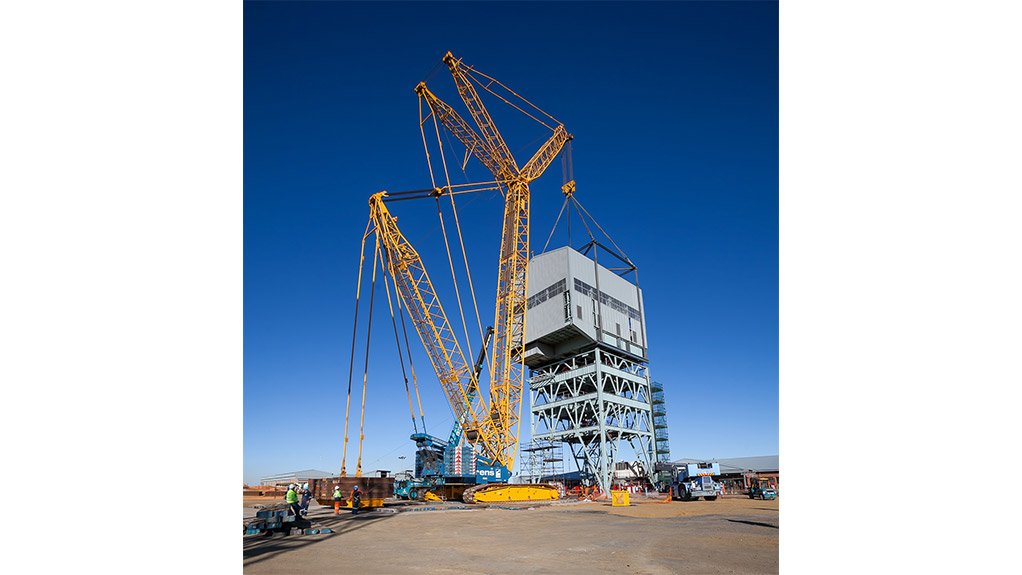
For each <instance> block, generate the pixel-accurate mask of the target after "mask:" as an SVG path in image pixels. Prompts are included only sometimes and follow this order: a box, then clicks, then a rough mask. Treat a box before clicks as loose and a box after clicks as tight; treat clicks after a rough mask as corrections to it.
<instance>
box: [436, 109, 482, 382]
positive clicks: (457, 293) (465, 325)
mask: <svg viewBox="0 0 1022 575" xmlns="http://www.w3.org/2000/svg"><path fill="white" fill-rule="evenodd" d="M433 129H434V131H435V132H436V141H437V145H438V146H440V161H441V162H442V163H443V166H444V178H445V179H446V180H447V187H448V188H450V187H451V176H450V172H448V170H447V156H446V155H445V154H444V148H443V143H442V142H441V141H440V123H439V122H438V121H437V118H436V114H433ZM451 206H452V207H453V206H454V198H453V197H451ZM436 207H437V215H438V216H439V218H440V228H441V230H442V231H443V235H444V248H446V250H447V261H448V262H449V263H450V266H451V281H452V282H453V283H454V295H455V297H457V298H458V312H459V313H460V315H461V325H462V328H463V329H464V332H465V344H466V346H467V349H472V338H471V337H470V336H469V335H468V322H466V321H465V310H464V307H463V306H462V302H461V290H459V289H458V279H457V277H455V273H454V259H453V258H452V257H451V246H450V244H449V242H448V240H447V228H446V226H445V225H444V214H443V210H441V209H440V198H439V197H437V199H436ZM454 219H455V223H456V225H457V228H458V242H459V244H461V253H462V256H463V258H464V262H465V273H466V275H467V277H468V285H469V291H471V292H472V306H473V308H474V310H475V315H476V323H477V324H478V327H479V340H480V341H481V342H483V341H484V340H485V336H484V335H483V322H482V320H481V319H480V315H479V305H478V304H477V303H476V297H475V287H474V286H473V285H472V272H471V271H470V270H469V266H468V255H467V253H466V251H465V240H464V238H463V237H462V234H461V224H460V223H459V222H458V212H457V208H455V211H454ZM483 345H485V343H483ZM487 365H489V362H487Z"/></svg>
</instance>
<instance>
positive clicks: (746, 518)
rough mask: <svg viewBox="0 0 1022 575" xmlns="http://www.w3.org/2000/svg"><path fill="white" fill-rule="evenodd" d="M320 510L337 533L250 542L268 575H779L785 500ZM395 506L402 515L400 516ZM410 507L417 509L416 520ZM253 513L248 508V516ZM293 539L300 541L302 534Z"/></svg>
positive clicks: (314, 514) (317, 523)
mask: <svg viewBox="0 0 1022 575" xmlns="http://www.w3.org/2000/svg"><path fill="white" fill-rule="evenodd" d="M449 507H465V506H464V505H455V504H450V505H448V504H433V505H429V504H427V505H422V504H419V505H411V506H403V507H398V506H388V508H386V509H383V510H379V511H370V512H364V513H360V514H359V515H358V516H354V517H353V516H351V515H350V514H349V513H347V512H345V513H342V514H341V515H334V514H333V510H332V509H328V508H326V507H313V508H312V509H311V510H310V515H309V519H311V520H312V522H313V526H314V527H329V528H331V529H333V530H334V531H335V533H333V534H331V535H291V536H289V537H283V536H281V535H274V536H272V537H263V536H246V537H244V542H243V548H244V551H243V555H244V566H245V567H244V570H245V573H247V574H252V575H256V574H260V573H310V574H312V573H316V574H318V573H379V574H391V573H459V574H475V573H550V574H554V573H556V574H570V573H606V572H614V573H636V574H638V573H643V574H647V573H648V574H660V573H685V574H687V575H698V574H703V573H707V574H709V573H777V569H778V546H777V542H778V531H779V528H778V527H779V525H778V507H779V506H778V501H776V500H775V501H758V500H755V501H754V500H750V499H746V498H725V499H720V500H717V501H691V502H681V501H674V502H670V503H666V504H662V503H653V502H648V503H646V502H643V503H634V502H633V505H632V506H630V507H611V506H610V504H609V503H601V502H586V503H579V502H560V503H558V504H553V505H544V506H536V507H533V508H525V507H523V508H520V509H505V508H476V507H473V508H471V509H467V510H465V509H449ZM399 509H404V510H403V511H399ZM413 509H419V510H418V511H413ZM254 515H255V509H253V508H251V507H245V508H244V516H245V517H252V516H254ZM296 533H297V532H296Z"/></svg>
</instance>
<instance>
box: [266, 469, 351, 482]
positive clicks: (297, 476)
mask: <svg viewBox="0 0 1022 575" xmlns="http://www.w3.org/2000/svg"><path fill="white" fill-rule="evenodd" d="M333 475H334V474H333V473H329V472H327V471H319V470H318V469H305V470H302V471H289V472H288V473H278V474H277V475H270V476H269V477H263V478H262V479H260V480H259V482H260V484H261V485H287V484H288V483H305V482H306V481H308V480H310V479H324V478H327V477H332V476H333Z"/></svg>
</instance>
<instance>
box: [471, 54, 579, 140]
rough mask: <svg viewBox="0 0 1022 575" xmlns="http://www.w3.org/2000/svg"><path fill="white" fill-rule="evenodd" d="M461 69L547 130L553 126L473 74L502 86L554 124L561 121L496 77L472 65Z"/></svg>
mask: <svg viewBox="0 0 1022 575" xmlns="http://www.w3.org/2000/svg"><path fill="white" fill-rule="evenodd" d="M463 71H464V72H465V73H466V75H467V76H468V77H470V78H472V80H473V81H474V82H475V83H476V84H479V86H480V87H481V88H482V89H484V90H486V91H487V92H489V93H491V94H493V95H494V96H496V97H498V98H500V99H501V100H503V101H504V103H506V104H507V105H509V106H511V107H513V108H515V109H516V110H518V111H519V112H521V113H523V114H525V115H526V116H528V117H530V118H532V119H533V120H536V121H537V122H539V123H540V124H543V125H544V126H546V128H547V129H549V130H553V128H551V127H550V126H548V125H547V124H546V122H543V121H542V120H540V119H539V118H537V117H535V116H533V115H532V114H530V113H528V112H526V111H525V110H523V109H521V108H519V107H518V106H515V105H514V104H512V103H511V102H509V101H508V100H507V99H506V98H504V97H503V96H501V95H500V94H498V93H496V92H494V91H493V90H491V89H490V88H489V86H486V85H484V84H483V82H482V81H481V80H479V79H478V78H476V77H475V76H474V74H479V75H480V76H482V77H484V78H486V79H487V80H489V81H490V82H491V83H493V84H497V85H498V86H500V87H501V88H504V89H505V90H507V91H508V92H510V93H511V94H513V95H514V96H515V97H516V98H518V99H519V100H521V101H523V102H525V103H526V104H528V105H530V106H532V107H533V108H534V109H535V110H536V111H538V112H539V113H540V114H543V115H544V116H546V117H547V118H550V119H551V120H552V121H553V122H554V124H560V123H561V122H560V121H559V120H558V119H557V118H555V117H553V116H551V115H550V114H547V113H546V112H544V111H543V110H542V109H540V107H539V106H537V105H535V104H533V103H532V102H530V101H528V100H526V99H525V98H523V97H522V96H521V95H520V94H518V93H517V92H515V91H514V90H512V89H511V88H508V87H507V86H505V85H504V84H503V83H501V82H500V80H498V79H496V78H494V77H493V76H489V75H487V74H484V73H483V72H480V71H479V70H477V69H475V68H473V67H472V66H465V67H464V68H463Z"/></svg>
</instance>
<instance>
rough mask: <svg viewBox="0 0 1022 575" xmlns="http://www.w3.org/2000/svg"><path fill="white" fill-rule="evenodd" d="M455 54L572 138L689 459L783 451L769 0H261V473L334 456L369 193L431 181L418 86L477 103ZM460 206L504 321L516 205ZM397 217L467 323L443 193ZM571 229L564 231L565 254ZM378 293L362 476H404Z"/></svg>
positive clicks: (248, 373)
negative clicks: (504, 280) (462, 82)
mask: <svg viewBox="0 0 1022 575" xmlns="http://www.w3.org/2000/svg"><path fill="white" fill-rule="evenodd" d="M447 50H451V51H452V52H454V53H455V54H456V55H457V56H459V57H462V58H464V61H465V62H466V63H467V64H470V65H473V66H476V67H477V68H478V69H480V70H482V71H483V72H486V73H487V74H490V75H493V76H495V77H496V78H497V79H499V80H501V81H502V82H504V83H505V84H507V85H508V86H510V87H511V88H513V89H515V90H516V91H518V92H519V93H520V94H522V95H523V96H525V97H527V98H529V99H530V100H531V101H532V102H534V103H536V104H537V105H539V106H540V107H541V108H543V109H544V110H545V111H547V112H549V113H550V114H552V115H553V116H555V117H556V118H557V119H558V120H560V121H561V122H563V123H564V124H565V126H566V127H567V129H568V130H569V132H571V133H572V134H573V135H574V136H575V140H574V142H573V150H574V154H573V158H574V175H575V179H576V180H577V182H578V198H579V199H580V201H581V202H582V203H583V204H584V205H585V206H586V208H587V209H588V210H589V212H590V213H592V214H593V216H595V217H596V218H597V220H598V221H600V223H601V224H602V225H603V227H604V228H605V229H606V230H607V231H608V232H609V233H610V234H611V235H612V236H613V237H614V239H615V240H616V241H617V243H618V244H619V245H620V246H621V247H622V249H624V251H625V252H626V253H627V254H628V255H629V256H630V257H631V259H632V260H633V261H635V262H636V264H637V265H638V266H639V270H640V279H641V283H642V288H643V291H644V298H645V305H646V315H647V318H648V337H649V343H650V359H651V361H650V369H651V373H652V375H653V376H654V378H656V379H657V380H659V381H661V382H663V383H664V384H665V386H666V395H667V402H668V403H667V405H668V419H669V421H670V438H671V447H672V455H673V456H674V457H675V458H678V457H734V456H744V455H762V454H772V453H776V452H777V451H778V439H777V426H778V417H777V413H778V409H777V408H778V385H777V367H778V364H777V353H778V349H777V331H778V322H777V312H778V310H777V307H778V303H777V302H778V299H777V296H778V291H777V271H778V269H777V268H778V259H777V237H778V236H777V230H778V227H777V226H778V223H777V219H778V212H777V205H778V198H777V179H778V173H777V154H778V148H777V137H778V132H777V109H778V108H777V104H778V93H777V5H776V3H770V2H715V3H654V4H644V3H641V4H640V3H629V4H627V5H626V4H617V3H598V4H588V3H565V4H534V3H515V4H503V3H457V4H433V3H410V4H334V3H263V2H247V3H246V4H245V29H244V67H245V70H244V71H245V80H244V82H245V86H244V88H245V93H244V105H245V120H244V127H245V134H244V152H245V167H244V182H245V205H244V228H245V238H244V242H245V255H244V265H245V292H244V296H245V326H244V333H245V359H244V369H245V387H244V408H245V413H244V416H245V429H244V442H245V444H244V456H245V468H244V476H245V480H246V481H248V482H254V481H257V480H258V479H259V478H260V477H262V476H263V475H266V474H270V473H277V472H283V471H289V470H294V469H304V468H318V469H323V470H328V471H337V470H338V469H339V466H340V459H341V440H342V434H343V429H342V428H343V422H344V399H345V391H346V386H347V368H348V354H349V351H350V345H351V327H352V311H353V303H354V290H355V277H356V273H357V264H358V259H357V258H358V244H359V240H360V238H361V234H362V231H363V229H364V228H365V224H366V221H367V217H368V206H367V204H366V200H367V198H368V197H369V195H370V194H372V193H374V192H376V191H379V190H382V189H387V190H391V191H400V190H408V189H418V188H423V187H428V186H429V173H428V170H427V167H426V162H425V156H424V153H423V149H422V140H421V136H420V133H419V129H418V126H417V120H418V100H417V97H416V96H415V94H414V93H413V91H412V89H413V87H414V86H415V84H416V83H418V82H419V81H420V80H423V79H427V75H429V74H430V72H431V71H432V72H433V73H432V75H430V76H429V78H428V80H427V81H428V84H429V85H430V87H431V89H433V90H434V91H435V92H437V93H438V95H439V96H440V97H441V98H443V99H445V100H446V101H447V102H449V103H451V104H452V105H454V106H455V107H456V108H457V109H459V110H463V108H462V107H461V105H460V101H459V100H458V98H457V95H456V92H455V91H454V88H453V82H452V80H451V78H450V75H449V74H448V73H447V72H446V69H444V68H443V67H442V66H441V67H436V66H435V65H436V64H437V63H438V62H439V60H440V58H441V56H442V55H443V54H444V53H445V52H446V51H447ZM487 103H488V105H489V106H490V109H491V110H492V111H493V112H494V116H495V120H496V121H497V123H498V125H499V127H500V129H501V130H502V132H503V133H504V134H505V136H506V138H507V140H508V143H509V146H510V148H511V150H512V151H513V152H515V153H516V155H517V156H518V157H519V158H520V159H522V160H524V159H527V158H528V157H529V156H531V154H532V153H533V151H534V150H535V148H536V147H537V146H538V142H536V138H538V137H540V136H542V135H543V129H542V128H541V127H539V128H537V125H536V124H534V123H532V122H531V120H528V119H527V118H525V117H524V116H521V115H520V114H517V113H516V112H513V111H508V109H507V108H506V106H504V105H502V104H500V103H499V102H498V101H495V100H493V99H489V100H487ZM459 163H460V162H458V161H452V162H451V164H452V166H451V167H452V168H453V172H452V179H453V180H455V181H456V182H457V181H465V178H468V179H471V180H473V181H475V180H482V179H487V178H488V173H487V172H486V171H485V169H484V168H482V167H481V166H480V165H479V164H478V163H476V162H474V161H473V162H471V163H470V164H469V166H468V167H467V168H466V170H467V174H462V173H461V170H460V167H455V165H456V164H459ZM520 163H521V162H520ZM560 185H561V168H560V162H559V161H558V162H555V163H554V164H553V165H552V166H551V168H550V169H549V170H548V172H547V173H546V174H545V175H544V176H543V177H542V178H540V179H539V180H537V181H536V182H534V184H533V186H532V198H533V204H532V218H533V219H532V243H533V247H534V249H536V250H539V249H540V248H541V247H542V245H543V243H544V242H545V240H546V237H547V234H548V233H549V231H550V229H551V226H552V224H553V220H554V218H555V217H556V215H557V211H558V210H559V209H560V205H561V201H562V196H561V193H560V189H559V188H560ZM464 198H466V199H463V200H460V203H459V213H460V215H461V217H462V221H463V226H464V229H463V231H464V233H465V236H466V242H467V244H468V245H469V261H470V264H471V265H472V266H473V270H472V271H473V279H474V280H475V286H476V290H477V295H478V296H479V300H480V302H479V303H480V308H481V309H480V313H481V314H482V316H483V320H484V322H485V324H487V325H488V324H489V323H491V322H492V315H493V311H492V310H493V307H492V306H493V303H492V302H493V295H494V288H495V282H496V279H495V277H496V254H497V248H498V246H497V244H498V241H499V234H500V211H501V206H500V200H499V197H494V196H493V195H491V194H486V193H484V194H476V195H473V196H467V197H464ZM391 207H392V209H393V211H394V212H395V214H396V215H398V217H399V218H400V222H401V226H402V229H403V230H404V231H405V233H406V234H407V235H408V236H409V237H410V238H411V240H412V241H413V242H414V243H415V245H416V247H417V248H418V249H419V251H420V253H421V254H422V256H423V258H424V260H425V261H426V264H427V266H428V267H429V269H430V271H431V275H432V276H433V278H434V279H435V280H436V281H437V283H438V284H441V285H440V286H439V287H440V289H441V295H442V296H447V297H445V298H444V302H445V306H446V307H447V308H448V313H449V314H450V315H452V316H453V315H456V303H455V300H454V299H453V292H452V291H450V289H449V285H450V274H449V269H448V267H447V263H446V255H445V252H444V249H443V241H442V236H441V235H440V233H439V231H438V223H437V215H436V207H435V204H433V203H431V202H430V201H420V202H400V203H396V204H392V206H391ZM577 232H578V230H577V227H576V229H574V230H573V236H574V237H573V239H578V238H577ZM563 243H564V237H563V236H559V237H555V240H554V242H553V244H552V247H553V246H556V245H563ZM377 295H378V296H379V297H378V299H377V302H378V303H382V305H380V306H379V307H377V308H376V313H377V315H376V320H374V322H375V323H374V327H375V328H376V329H374V333H373V343H372V349H371V361H370V371H369V388H368V394H367V395H368V399H367V408H366V424H365V436H366V439H365V445H364V452H363V467H364V468H365V469H367V470H372V469H379V468H382V469H391V470H398V469H403V468H407V467H410V462H411V457H412V454H413V446H412V443H411V442H410V441H408V435H409V434H410V433H411V431H412V430H411V423H410V421H409V413H408V406H407V402H406V400H405V395H404V385H403V382H402V379H401V375H400V370H399V369H398V368H397V366H396V359H395V358H396V351H395V348H394V343H393V332H392V331H389V330H390V329H391V328H390V325H389V316H387V315H386V314H387V311H386V307H385V299H384V298H383V293H382V291H380V292H378V294H377ZM363 313H365V310H364V309H363ZM364 317H365V316H364V315H363V316H362V318H364ZM488 318H489V319H488ZM470 324H472V325H474V321H472V320H470ZM364 325H365V324H364V323H363V324H362V327H363V328H364ZM459 325H460V324H459ZM473 331H474V329H473ZM459 332H460V328H459ZM410 335H412V336H413V337H414V335H413V334H410ZM358 339H359V342H360V344H361V342H364V339H365V333H364V329H360V335H359V338H358ZM476 347H477V345H475V344H474V345H472V346H471V348H472V352H471V354H472V355H474V353H475V350H476ZM361 353H362V352H361V351H360V352H359V353H358V354H357V357H361ZM413 353H415V354H416V355H415V359H416V363H415V365H416V368H417V371H418V373H419V375H420V388H421V391H422V393H423V400H424V404H425V408H426V421H427V424H428V425H429V431H430V432H431V433H434V434H436V435H441V436H446V434H447V432H448V430H449V428H450V424H451V415H450V408H449V407H448V406H447V404H446V401H445V400H444V399H443V397H442V394H441V390H440V387H439V385H438V384H437V383H436V381H435V377H431V374H430V370H429V368H428V362H427V360H426V357H425V355H424V354H423V352H422V350H421V346H416V345H415V342H414V341H413ZM360 373H361V364H360V363H359V364H358V365H356V374H360ZM356 379H357V380H358V377H357V378H356ZM356 383H357V384H360V381H356ZM356 387H358V386H356ZM354 400H355V401H356V405H355V406H354V407H353V409H352V416H353V418H354V421H353V424H352V426H351V429H350V433H351V434H352V436H353V437H352V439H351V440H350V443H349V456H348V468H349V470H354V466H355V457H354V455H355V453H354V452H355V451H357V433H358V432H357V424H358V421H357V417H358V408H357V398H355V399H354ZM527 409H528V406H527V405H526V406H525V408H524V410H523V411H524V412H525V413H523V415H526V414H527ZM523 421H524V422H525V423H524V424H523V427H522V433H521V435H522V439H523V440H527V439H528V435H529V432H528V423H527V417H523ZM399 456H405V457H407V459H404V460H399V459H398V457H399Z"/></svg>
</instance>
